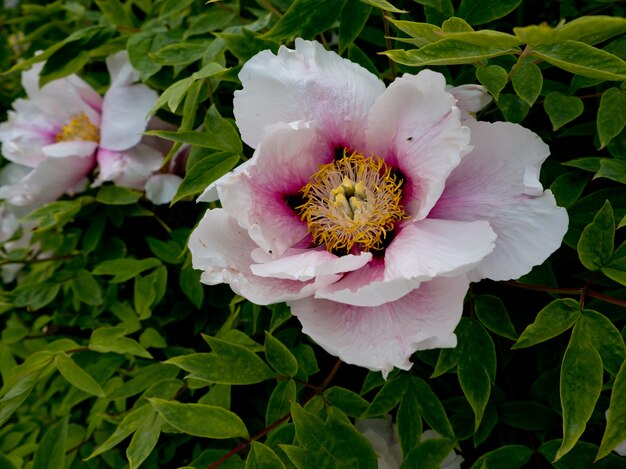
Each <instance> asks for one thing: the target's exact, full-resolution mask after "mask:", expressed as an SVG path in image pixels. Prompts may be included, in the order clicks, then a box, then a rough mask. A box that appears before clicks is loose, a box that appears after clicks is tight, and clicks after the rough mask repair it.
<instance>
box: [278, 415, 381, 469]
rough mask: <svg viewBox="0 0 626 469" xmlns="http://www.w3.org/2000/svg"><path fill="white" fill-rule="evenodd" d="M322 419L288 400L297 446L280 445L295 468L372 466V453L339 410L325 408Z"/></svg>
mask: <svg viewBox="0 0 626 469" xmlns="http://www.w3.org/2000/svg"><path fill="white" fill-rule="evenodd" d="M327 411H328V417H327V419H326V421H324V420H322V419H320V418H319V417H317V416H315V415H313V414H311V413H309V412H307V411H306V410H304V409H302V407H300V406H299V405H298V404H296V403H292V405H291V416H292V419H293V422H294V424H295V427H296V439H297V441H298V443H299V444H300V447H297V446H288V445H280V447H281V449H282V450H283V451H284V452H285V453H287V456H288V457H289V459H290V460H291V462H293V463H294V465H295V466H296V468H298V469H305V468H312V467H328V462H329V461H332V462H333V467H337V468H340V467H358V468H359V469H376V468H377V466H378V464H377V462H376V454H375V453H374V450H373V448H372V446H371V445H370V444H369V443H368V441H367V440H366V439H365V437H364V436H363V435H361V434H360V433H359V432H358V431H357V430H356V428H354V427H353V426H352V424H350V422H349V420H348V419H347V417H345V415H343V414H342V413H341V411H340V410H338V409H336V408H334V407H329V408H328V409H327Z"/></svg>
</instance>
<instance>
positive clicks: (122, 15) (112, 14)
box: [96, 0, 134, 28]
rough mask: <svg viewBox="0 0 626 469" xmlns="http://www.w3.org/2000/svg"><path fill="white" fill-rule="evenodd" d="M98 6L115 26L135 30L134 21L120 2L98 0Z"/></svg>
mask: <svg viewBox="0 0 626 469" xmlns="http://www.w3.org/2000/svg"><path fill="white" fill-rule="evenodd" d="M96 5H98V8H100V11H102V14H103V15H104V17H105V18H106V19H107V20H108V21H109V23H111V24H112V25H113V26H122V27H126V28H133V27H134V24H133V20H132V19H131V17H130V15H129V13H128V11H127V10H126V9H125V8H124V6H123V5H122V4H121V3H120V1H119V0H96Z"/></svg>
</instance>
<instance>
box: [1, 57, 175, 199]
mask: <svg viewBox="0 0 626 469" xmlns="http://www.w3.org/2000/svg"><path fill="white" fill-rule="evenodd" d="M106 62H107V67H108V69H109V73H110V74H111V86H110V87H109V89H108V91H107V92H106V93H105V95H104V97H101V96H100V95H99V94H98V93H97V92H96V91H95V90H94V89H93V88H91V86H89V85H88V84H87V83H86V82H84V81H83V80H82V79H80V78H79V77H77V76H76V75H70V76H68V77H66V78H62V79H59V80H55V81H52V82H50V83H48V84H46V85H44V86H43V87H41V88H40V87H39V74H40V71H41V69H42V67H43V64H41V63H40V64H37V65H35V66H34V67H33V68H31V69H30V70H28V71H26V72H24V73H23V75H22V84H23V86H24V89H25V90H26V94H27V95H28V98H26V99H18V100H16V101H15V103H14V104H13V108H14V111H10V112H9V120H8V122H5V123H2V124H0V142H2V154H3V156H4V157H5V158H6V159H8V160H10V161H11V162H12V163H11V164H10V165H11V166H14V168H13V169H11V170H12V171H15V172H17V171H21V172H22V177H21V178H20V179H19V180H18V181H17V182H15V183H14V184H10V185H4V186H2V187H0V198H2V199H6V200H7V202H8V203H10V204H13V205H18V206H23V207H25V208H29V209H34V208H36V207H39V206H41V205H44V204H46V203H49V202H52V201H54V200H56V199H57V198H59V197H60V196H61V195H62V194H64V193H65V192H71V191H73V190H75V189H76V188H77V185H78V187H80V188H81V189H82V188H83V187H84V185H85V184H84V178H85V176H87V174H88V173H89V172H90V171H91V169H92V168H93V167H94V165H95V164H96V161H97V162H98V166H99V175H98V179H97V183H101V182H103V181H114V182H115V183H116V184H121V185H126V186H130V187H143V186H142V184H145V182H146V181H147V180H148V178H149V177H150V175H151V174H152V173H153V172H154V171H155V170H157V169H158V168H159V166H160V164H161V162H162V160H163V155H162V154H161V153H160V152H158V151H157V150H155V149H153V148H152V147H149V146H147V145H144V144H142V143H140V140H141V138H142V134H143V132H144V131H145V129H146V114H147V113H148V111H149V110H150V108H151V107H152V105H153V104H154V103H155V101H156V99H157V94H156V92H154V91H153V90H151V89H150V88H148V87H147V86H145V85H142V84H133V83H134V82H135V81H137V79H138V76H137V74H136V73H135V71H134V70H133V69H132V67H131V65H130V62H129V61H128V56H127V53H126V52H125V51H122V52H119V53H117V54H115V55H113V56H110V57H108V58H107V61H106Z"/></svg>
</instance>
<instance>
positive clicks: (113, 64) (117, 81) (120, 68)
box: [106, 50, 139, 88]
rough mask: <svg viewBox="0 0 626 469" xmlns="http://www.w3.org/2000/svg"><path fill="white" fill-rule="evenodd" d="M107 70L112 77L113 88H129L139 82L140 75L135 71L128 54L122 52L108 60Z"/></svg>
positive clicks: (109, 57) (110, 56)
mask: <svg viewBox="0 0 626 469" xmlns="http://www.w3.org/2000/svg"><path fill="white" fill-rule="evenodd" d="M106 64H107V68H108V69H109V75H110V76H111V87H112V88H113V87H121V86H128V85H130V84H131V83H134V82H136V81H137V80H139V75H138V74H137V72H136V71H135V70H134V69H133V66H132V65H131V64H130V60H129V59H128V52H127V51H125V50H121V51H119V52H118V53H116V54H113V55H109V56H108V57H107V58H106Z"/></svg>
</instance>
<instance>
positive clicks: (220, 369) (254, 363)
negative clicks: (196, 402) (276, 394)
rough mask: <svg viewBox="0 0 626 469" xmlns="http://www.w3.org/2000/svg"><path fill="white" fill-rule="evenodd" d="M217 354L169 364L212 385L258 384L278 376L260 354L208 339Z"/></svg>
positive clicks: (172, 360)
mask: <svg viewBox="0 0 626 469" xmlns="http://www.w3.org/2000/svg"><path fill="white" fill-rule="evenodd" d="M205 338H206V340H207V341H209V343H210V344H211V347H212V348H213V350H214V352H213V353H192V354H190V355H182V356H178V357H173V358H170V359H169V360H168V361H167V362H166V363H169V364H172V365H176V366H177V367H179V368H182V369H183V370H185V371H188V372H189V373H190V375H189V377H190V378H196V379H201V380H203V381H208V382H210V383H221V384H254V383H260V382H261V381H265V380H266V379H270V378H273V377H275V373H274V372H273V371H272V370H271V369H270V368H269V367H268V366H267V365H266V364H265V362H264V361H263V360H261V359H260V358H259V357H258V356H257V355H256V354H254V353H253V352H251V351H249V350H248V349H247V348H245V347H242V346H240V345H235V344H230V343H228V342H225V341H222V340H219V339H216V338H214V337H208V336H205Z"/></svg>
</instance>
